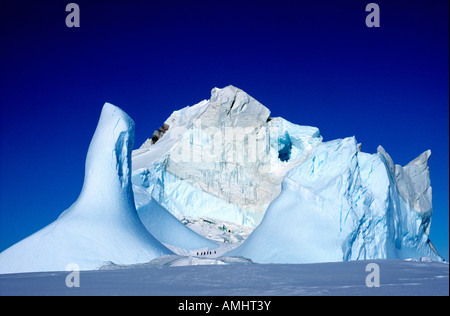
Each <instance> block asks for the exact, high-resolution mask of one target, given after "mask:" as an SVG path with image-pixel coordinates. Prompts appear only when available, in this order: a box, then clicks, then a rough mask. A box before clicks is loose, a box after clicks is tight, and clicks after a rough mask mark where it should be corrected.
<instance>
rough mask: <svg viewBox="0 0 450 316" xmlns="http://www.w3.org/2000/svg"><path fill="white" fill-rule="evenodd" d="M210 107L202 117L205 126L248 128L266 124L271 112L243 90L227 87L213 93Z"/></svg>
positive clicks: (213, 90) (214, 90) (215, 89)
mask: <svg viewBox="0 0 450 316" xmlns="http://www.w3.org/2000/svg"><path fill="white" fill-rule="evenodd" d="M209 103H210V104H209V106H208V107H207V109H206V111H205V112H204V113H203V115H202V116H201V121H202V125H203V126H218V125H225V126H232V127H246V126H250V125H255V124H258V123H260V124H264V123H265V122H266V121H267V119H268V118H269V116H270V111H269V109H267V108H266V107H265V106H264V105H262V104H261V103H259V102H258V101H256V100H255V99H254V98H252V97H251V96H250V95H248V94H247V93H246V92H244V91H243V90H241V89H239V88H236V87H234V86H231V85H230V86H227V87H225V88H222V89H219V88H214V89H212V91H211V98H210V100H209Z"/></svg>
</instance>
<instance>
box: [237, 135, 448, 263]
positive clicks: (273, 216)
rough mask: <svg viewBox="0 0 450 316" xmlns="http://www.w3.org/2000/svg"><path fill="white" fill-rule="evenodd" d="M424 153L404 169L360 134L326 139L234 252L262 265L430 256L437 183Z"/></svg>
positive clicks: (284, 185)
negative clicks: (362, 146) (366, 148)
mask: <svg viewBox="0 0 450 316" xmlns="http://www.w3.org/2000/svg"><path fill="white" fill-rule="evenodd" d="M429 156H430V151H426V152H425V153H424V154H422V155H420V156H419V157H418V158H417V159H415V160H413V161H412V162H411V163H409V164H408V165H407V166H405V167H401V166H399V165H394V164H393V162H392V159H391V158H390V157H389V156H388V155H387V154H386V152H385V151H384V150H383V149H382V148H381V147H380V148H379V149H378V153H376V154H373V155H370V154H366V153H362V152H360V151H359V146H358V144H357V142H356V139H355V138H354V137H350V138H345V139H339V140H334V141H329V142H324V143H322V144H320V145H318V146H317V147H316V148H314V149H313V150H312V151H311V153H310V154H309V156H308V158H307V159H306V160H305V161H304V162H303V163H302V164H300V165H299V166H297V167H296V168H294V169H292V170H291V171H290V172H289V173H288V174H287V175H286V177H285V178H284V180H283V183H282V192H281V194H280V195H279V196H278V197H277V198H276V199H275V200H274V201H273V202H272V204H271V205H270V206H269V208H268V210H267V212H266V214H265V217H264V219H263V221H262V222H261V224H260V225H259V226H258V227H257V228H256V229H255V230H254V231H253V233H252V234H251V235H250V236H249V237H248V239H247V240H246V241H245V242H244V243H243V244H242V245H241V246H240V247H239V248H237V249H234V250H232V251H231V252H229V253H228V255H240V256H244V257H247V258H250V259H251V260H253V261H254V262H259V263H314V262H334V261H349V260H364V259H394V258H398V259H405V258H421V257H429V258H432V259H433V260H438V261H441V260H442V258H441V257H440V256H439V255H438V254H437V252H436V250H435V249H434V247H433V246H432V244H431V242H430V240H429V238H428V235H429V225H430V220H431V213H432V208H431V187H430V180H429V172H428V167H427V160H428V158H429Z"/></svg>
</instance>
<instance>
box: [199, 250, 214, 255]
mask: <svg viewBox="0 0 450 316" xmlns="http://www.w3.org/2000/svg"><path fill="white" fill-rule="evenodd" d="M212 254H213V252H212V251H200V252H199V251H197V256H205V255H212ZM214 254H216V251H215V250H214Z"/></svg>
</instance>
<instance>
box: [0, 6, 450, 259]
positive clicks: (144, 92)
mask: <svg viewBox="0 0 450 316" xmlns="http://www.w3.org/2000/svg"><path fill="white" fill-rule="evenodd" d="M69 2H70V1H48V0H47V1H13V0H6V1H1V2H0V3H1V4H0V106H1V130H0V136H1V138H0V146H1V151H0V168H1V169H0V251H1V250H4V249H5V248H7V247H9V246H11V245H12V244H14V243H15V242H17V241H19V240H21V239H23V238H25V237H27V236H28V235H30V234H31V233H33V232H35V231H37V230H38V229H40V228H42V227H44V226H46V225H47V224H49V223H50V222H52V221H53V220H54V219H56V218H57V216H58V215H59V214H60V213H61V212H62V211H64V210H65V209H67V208H68V207H69V206H70V205H71V204H72V203H73V202H74V201H75V200H76V199H77V197H78V194H79V193H80V190H81V187H82V183H83V178H84V162H85V157H86V153H87V149H88V146H89V142H90V140H91V137H92V135H93V133H94V130H95V127H96V124H97V120H98V118H99V115H100V111H101V108H102V106H103V104H104V102H106V101H108V102H111V103H113V104H115V105H117V106H119V107H121V108H122V109H123V110H125V111H126V112H127V113H128V114H129V115H130V116H131V117H132V118H133V119H134V120H135V122H136V145H135V147H139V146H140V145H141V144H142V143H143V142H144V141H145V139H146V138H147V137H151V135H152V133H153V131H154V130H155V129H157V128H158V127H159V126H161V125H162V123H163V122H164V121H165V119H166V118H167V117H168V116H169V115H170V114H171V113H172V111H174V110H177V109H180V108H181V107H184V106H186V105H193V104H195V103H197V102H199V101H201V100H203V99H207V98H209V96H210V91H211V89H212V88H213V87H224V86H226V85H229V84H232V85H234V86H237V87H239V88H241V89H243V90H244V91H246V92H247V93H249V94H250V95H252V96H253V97H255V98H256V99H257V100H259V101H260V102H261V103H263V104H264V105H266V106H267V107H268V108H269V109H271V111H272V116H282V117H284V118H287V119H288V120H290V121H291V122H294V123H297V124H301V125H312V126H317V127H319V128H320V130H321V133H322V135H323V137H324V140H331V139H336V138H343V137H347V136H352V135H355V136H356V138H357V140H358V141H359V142H361V143H362V144H363V151H365V152H369V153H374V152H376V149H377V146H378V145H380V144H381V145H383V147H384V148H385V149H386V150H387V151H388V153H389V154H390V155H391V157H392V158H393V159H394V162H395V163H398V164H401V165H405V164H407V163H408V162H409V161H411V160H412V159H414V158H415V157H416V156H418V155H419V154H421V153H422V152H423V151H425V150H427V149H431V151H432V155H431V159H430V161H429V165H430V171H431V182H432V186H433V205H434V215H433V222H432V226H431V240H432V242H433V243H434V244H435V246H436V247H437V249H438V251H439V252H440V253H441V254H442V255H443V256H444V257H445V258H447V259H448V253H449V252H448V245H449V242H448V240H449V233H448V232H449V217H448V215H449V194H448V192H449V169H448V166H449V145H448V143H449V90H448V85H449V32H448V27H449V8H448V6H449V3H448V1H446V0H442V1H376V2H377V3H378V4H379V6H380V9H381V27H380V28H367V27H366V25H365V18H366V15H367V14H368V13H367V12H365V6H366V5H367V3H369V2H370V1H368V0H367V1H332V0H327V1H313V0H311V1H291V2H284V1H281V0H280V1H270V2H269V1H252V2H245V1H239V2H237V3H234V2H232V1H226V2H221V1H210V2H209V3H208V2H197V1H183V2H180V4H178V3H176V2H175V1H161V2H156V1H92V0H91V1H75V2H76V3H78V4H79V6H80V10H81V15H80V18H81V19H80V20H81V21H80V25H81V27H80V28H67V27H66V25H65V18H66V15H67V14H68V13H67V12H65V6H66V5H67V3H69Z"/></svg>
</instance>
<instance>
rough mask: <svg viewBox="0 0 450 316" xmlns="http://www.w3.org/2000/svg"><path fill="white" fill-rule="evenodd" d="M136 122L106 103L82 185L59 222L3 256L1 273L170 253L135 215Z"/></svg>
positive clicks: (138, 260)
mask: <svg viewBox="0 0 450 316" xmlns="http://www.w3.org/2000/svg"><path fill="white" fill-rule="evenodd" d="M133 143H134V122H133V120H132V119H131V118H130V117H129V116H128V115H127V114H126V113H124V112H123V111H122V110H120V109H119V108H118V107H116V106H114V105H112V104H109V103H105V105H104V106H103V109H102V112H101V116H100V120H99V122H98V126H97V129H96V131H95V134H94V136H93V138H92V141H91V144H90V146H89V150H88V153H87V158H86V171H85V180H84V184H83V189H82V191H81V194H80V196H79V198H78V199H77V201H76V202H75V203H74V204H73V205H72V206H71V207H70V208H69V209H67V210H66V211H65V212H63V213H62V214H61V215H60V216H59V217H58V219H57V220H56V221H54V222H53V223H51V224H50V225H48V226H46V227H45V228H43V229H41V230H39V231H38V232H36V233H34V234H33V235H31V236H29V237H27V238H25V239H24V240H22V241H20V242H19V243H17V244H15V245H13V246H11V247H10V248H8V249H6V250H5V251H4V252H2V253H1V254H0V273H15V272H31V271H33V272H36V271H64V270H65V268H66V266H67V265H68V264H70V263H75V264H77V265H78V266H79V267H80V269H82V270H91V269H96V268H98V267H99V266H101V265H102V264H103V262H105V261H111V262H114V263H116V264H132V263H143V262H148V261H150V260H152V259H154V258H156V257H159V256H162V255H166V254H171V253H172V252H171V251H170V250H168V249H167V248H166V247H165V246H164V245H162V244H161V243H160V242H159V241H158V240H156V239H155V238H154V237H153V236H152V235H151V234H150V233H149V232H148V231H147V230H146V229H145V227H144V225H143V224H142V223H141V221H140V220H139V217H138V215H137V212H136V209H135V205H134V197H133V191H132V184H131V151H132V148H133Z"/></svg>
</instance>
